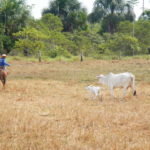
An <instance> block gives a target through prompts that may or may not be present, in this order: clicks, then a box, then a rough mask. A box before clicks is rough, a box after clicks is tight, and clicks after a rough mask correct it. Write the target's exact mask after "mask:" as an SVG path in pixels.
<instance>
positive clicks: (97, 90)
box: [85, 85, 101, 99]
mask: <svg viewBox="0 0 150 150" xmlns="http://www.w3.org/2000/svg"><path fill="white" fill-rule="evenodd" d="M85 89H87V90H89V91H90V92H91V93H92V94H93V95H94V97H93V99H95V98H96V97H97V96H99V94H100V90H101V87H99V86H92V85H89V86H87V87H85Z"/></svg>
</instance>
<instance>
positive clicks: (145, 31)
mask: <svg viewBox="0 0 150 150" xmlns="http://www.w3.org/2000/svg"><path fill="white" fill-rule="evenodd" d="M133 27H134V36H135V37H136V38H137V39H138V42H139V45H140V47H141V48H142V51H141V53H143V54H144V53H148V47H150V44H149V39H150V22H149V20H139V21H137V22H135V23H134V24H133V23H130V22H121V23H120V25H119V27H118V32H120V33H123V34H129V35H133Z"/></svg>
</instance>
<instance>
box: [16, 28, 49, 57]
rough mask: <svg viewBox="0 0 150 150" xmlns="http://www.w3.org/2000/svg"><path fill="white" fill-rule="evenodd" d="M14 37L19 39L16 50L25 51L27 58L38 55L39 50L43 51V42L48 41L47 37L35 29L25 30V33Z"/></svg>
mask: <svg viewBox="0 0 150 150" xmlns="http://www.w3.org/2000/svg"><path fill="white" fill-rule="evenodd" d="M14 36H15V37H16V38H18V39H19V40H18V41H16V44H15V48H17V49H18V50H20V51H23V53H24V55H26V56H29V55H31V54H36V53H37V51H38V50H41V49H43V48H44V42H43V41H44V40H46V39H48V37H47V36H46V35H44V34H42V32H40V31H38V30H36V29H35V28H24V29H23V31H20V32H18V33H15V34H14Z"/></svg>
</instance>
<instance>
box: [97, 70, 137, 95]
mask: <svg viewBox="0 0 150 150" xmlns="http://www.w3.org/2000/svg"><path fill="white" fill-rule="evenodd" d="M97 78H98V79H99V83H102V84H105V85H107V86H108V87H109V88H110V93H111V95H112V96H114V90H113V89H114V88H117V87H122V88H123V97H124V96H125V95H126V90H127V88H129V87H131V88H132V90H133V95H134V96H135V95H136V90H135V85H134V84H135V76H134V75H133V74H132V73H129V72H125V73H119V74H113V73H109V74H108V75H99V76H97Z"/></svg>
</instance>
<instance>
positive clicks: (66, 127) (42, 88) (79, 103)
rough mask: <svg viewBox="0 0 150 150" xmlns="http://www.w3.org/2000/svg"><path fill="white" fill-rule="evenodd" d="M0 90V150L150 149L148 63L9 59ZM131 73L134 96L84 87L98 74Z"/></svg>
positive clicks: (149, 77) (149, 71)
mask: <svg viewBox="0 0 150 150" xmlns="http://www.w3.org/2000/svg"><path fill="white" fill-rule="evenodd" d="M10 63H11V64H12V66H11V67H10V68H9V71H10V73H9V76H8V82H7V87H6V89H5V90H3V89H0V150H150V60H140V59H139V60H136V59H135V60H121V61H119V60H116V61H115V60H112V61H111V60H110V61H104V60H103V61H102V60H101V61H100V60H88V61H85V62H83V63H80V62H62V61H57V62H55V61H54V62H42V63H38V62H31V61H30V62H26V61H11V62H10ZM126 71H128V72H132V73H133V74H135V76H136V89H137V96H136V97H133V96H132V94H131V91H130V90H128V92H127V96H126V98H125V99H124V100H121V99H120V97H121V96H122V90H121V89H116V90H115V95H116V97H117V98H116V99H112V98H111V97H110V95H109V90H107V88H106V89H105V90H103V96H102V98H103V100H102V101H100V100H99V99H97V100H92V99H91V98H90V96H89V93H88V92H87V91H86V90H85V89H84V87H85V86H87V85H89V84H93V85H99V84H98V83H97V82H98V81H97V79H96V78H95V77H96V75H98V74H102V73H103V74H107V73H109V72H114V73H119V72H126Z"/></svg>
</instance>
